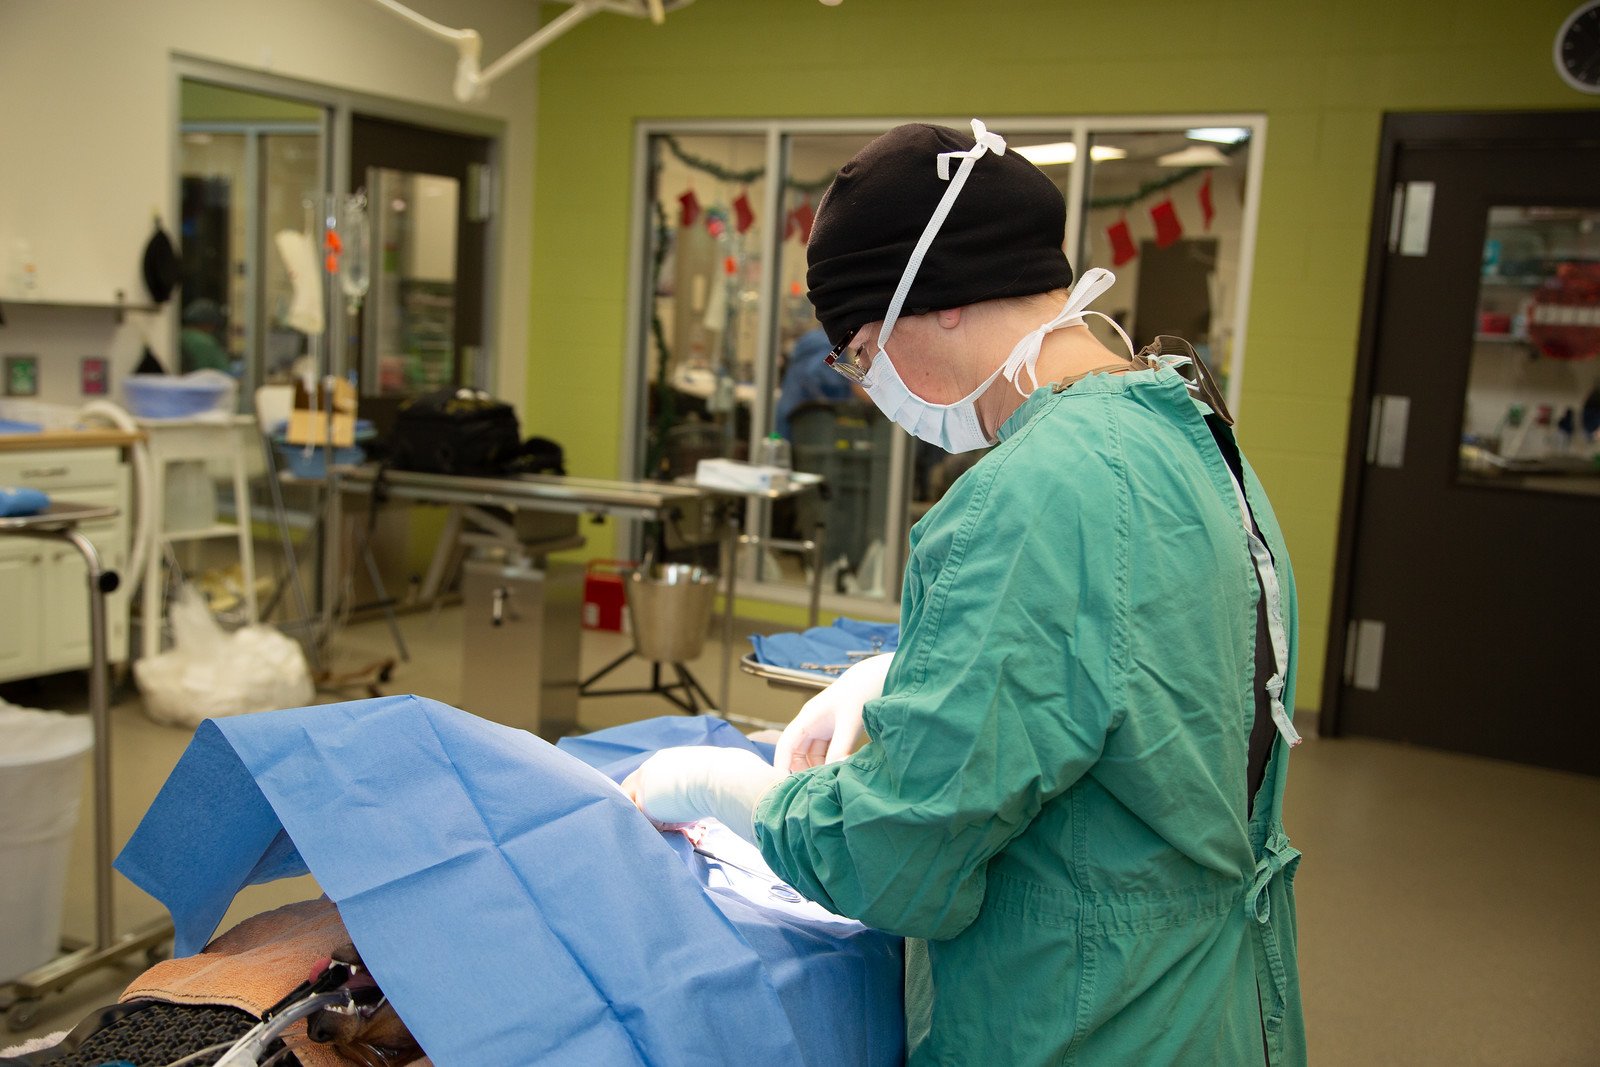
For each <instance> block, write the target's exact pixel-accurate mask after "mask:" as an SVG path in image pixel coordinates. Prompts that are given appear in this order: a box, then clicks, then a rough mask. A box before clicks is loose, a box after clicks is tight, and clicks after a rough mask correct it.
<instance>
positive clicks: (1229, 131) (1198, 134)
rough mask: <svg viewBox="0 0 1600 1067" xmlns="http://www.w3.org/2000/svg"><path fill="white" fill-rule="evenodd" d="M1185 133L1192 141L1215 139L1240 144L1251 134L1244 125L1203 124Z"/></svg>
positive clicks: (1219, 141)
mask: <svg viewBox="0 0 1600 1067" xmlns="http://www.w3.org/2000/svg"><path fill="white" fill-rule="evenodd" d="M1183 135H1184V136H1185V137H1187V138H1189V140H1191V141H1215V142H1216V143H1217V144H1238V143H1239V142H1240V141H1243V140H1245V139H1246V138H1248V137H1249V136H1250V131H1249V130H1247V129H1245V128H1244V127H1242V126H1201V127H1199V128H1197V129H1193V130H1185V131H1184V132H1183Z"/></svg>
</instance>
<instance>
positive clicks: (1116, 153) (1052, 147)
mask: <svg viewBox="0 0 1600 1067" xmlns="http://www.w3.org/2000/svg"><path fill="white" fill-rule="evenodd" d="M1012 151H1013V152H1015V153H1016V154H1017V155H1019V156H1021V157H1022V158H1023V159H1026V160H1027V161H1028V162H1029V163H1032V164H1033V165H1034V166H1036V167H1050V166H1055V165H1057V164H1060V163H1072V162H1074V161H1076V160H1077V158H1078V146H1077V145H1076V144H1074V143H1072V142H1071V141H1053V142H1051V143H1050V144H1030V145H1022V146H1021V147H1020V148H1014V149H1012ZM1127 156H1128V151H1127V149H1125V148H1117V147H1115V146H1113V145H1108V144H1097V145H1093V146H1092V147H1090V149H1089V158H1090V159H1092V160H1094V161H1095V162H1096V163H1104V162H1105V161H1106V160H1108V159H1126V158H1127Z"/></svg>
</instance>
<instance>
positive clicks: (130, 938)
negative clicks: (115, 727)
mask: <svg viewBox="0 0 1600 1067" xmlns="http://www.w3.org/2000/svg"><path fill="white" fill-rule="evenodd" d="M116 513H117V509H116V508H114V507H105V506H94V507H91V506H88V505H82V504H62V503H56V504H52V505H51V506H50V507H49V509H47V510H46V511H44V512H42V513H40V514H38V515H23V516H13V517H10V518H0V534H16V535H19V536H22V537H37V538H43V539H47V540H59V541H65V542H67V543H68V544H70V545H71V546H72V547H73V548H75V549H77V551H78V553H79V554H80V555H82V556H83V561H84V564H85V566H86V567H87V569H88V582H89V646H90V651H91V657H92V658H91V661H90V663H91V665H90V668H89V715H90V719H91V722H92V724H93V728H94V902H95V938H94V943H93V944H92V945H88V946H86V947H84V948H80V949H78V950H76V951H74V952H71V953H68V954H67V955H65V956H60V957H57V958H56V959H54V960H52V961H50V962H49V963H47V964H45V965H44V966H42V967H36V968H34V969H33V970H32V971H29V972H28V973H27V974H24V975H22V976H21V977H19V978H16V979H14V980H12V981H10V982H8V983H6V984H5V986H4V987H0V988H3V990H4V995H5V997H6V998H7V1003H6V1006H5V1011H6V1024H7V1026H9V1027H10V1028H11V1030H12V1031H19V1030H23V1029H26V1028H27V1027H28V1026H29V1025H30V1024H31V1023H32V1022H33V1018H34V1015H35V1013H36V1012H37V1009H38V1004H39V1001H40V1000H41V999H42V998H43V997H44V995H45V994H46V993H49V992H51V991H56V990H61V989H65V988H66V987H67V986H68V985H69V984H71V983H72V982H74V981H76V980H78V979H79V978H81V977H83V976H84V975H86V974H89V973H90V972H92V971H97V970H100V969H101V968H103V967H107V966H109V965H111V964H113V963H115V962H117V961H118V960H121V959H122V958H123V957H124V956H128V955H131V954H133V953H135V952H144V953H145V954H146V957H147V959H153V958H154V957H155V956H156V955H157V953H158V951H159V946H160V945H161V944H162V943H163V942H165V941H168V940H170V939H171V938H172V924H171V923H170V922H168V921H167V920H165V919H162V920H158V921H156V922H152V923H149V924H147V925H146V926H144V927H141V928H140V929H138V930H136V931H134V932H132V933H129V934H124V935H122V936H120V937H119V936H117V934H116V923H115V919H114V916H113V910H112V895H111V894H112V885H111V713H110V709H109V707H108V706H107V699H106V691H107V690H106V667H107V664H106V604H105V596H106V594H107V593H110V592H112V591H113V590H115V589H116V588H117V582H118V579H117V575H116V572H115V571H107V570H104V569H102V568H101V566H100V554H99V553H98V552H97V551H96V550H95V547H94V544H93V543H92V542H91V541H90V540H89V539H88V538H87V537H85V536H83V534H81V533H79V532H78V529H77V527H78V524H79V523H81V522H90V521H94V520H96V519H109V518H111V517H113V516H114V515H116Z"/></svg>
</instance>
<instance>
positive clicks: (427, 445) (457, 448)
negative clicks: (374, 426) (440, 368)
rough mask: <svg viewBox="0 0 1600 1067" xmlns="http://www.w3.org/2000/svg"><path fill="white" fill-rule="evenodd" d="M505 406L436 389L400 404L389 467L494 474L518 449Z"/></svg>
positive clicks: (478, 395) (466, 392)
mask: <svg viewBox="0 0 1600 1067" xmlns="http://www.w3.org/2000/svg"><path fill="white" fill-rule="evenodd" d="M518 432H519V430H518V426H517V413H516V411H514V410H513V409H512V407H511V405H510V404H506V403H503V402H501V401H499V400H496V399H494V398H493V397H491V396H490V395H489V394H488V393H483V392H478V391H477V390H473V389H440V390H437V391H435V392H432V393H424V394H422V395H421V396H417V397H413V398H411V399H410V400H407V401H406V402H405V403H403V404H401V405H400V409H399V411H398V412H397V413H396V415H395V422H394V432H393V434H392V435H391V436H390V439H389V466H391V467H393V468H395V469H396V470H404V471H421V472H423V473H426V474H500V473H503V472H504V471H505V470H506V468H507V467H508V466H509V465H510V464H511V462H512V461H513V460H515V459H516V458H517V455H518V453H519V452H520V451H521V448H522V441H521V438H520V437H519V436H518Z"/></svg>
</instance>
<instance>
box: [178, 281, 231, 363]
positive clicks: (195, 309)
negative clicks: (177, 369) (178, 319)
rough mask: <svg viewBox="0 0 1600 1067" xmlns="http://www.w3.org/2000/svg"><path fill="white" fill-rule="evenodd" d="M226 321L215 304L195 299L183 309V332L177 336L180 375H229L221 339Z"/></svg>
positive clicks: (225, 350)
mask: <svg viewBox="0 0 1600 1067" xmlns="http://www.w3.org/2000/svg"><path fill="white" fill-rule="evenodd" d="M227 325H228V324H227V317H226V316H224V315H223V313H222V308H221V306H219V305H218V304H217V302H216V301H215V300H211V299H209V298H207V297H199V298H197V299H194V300H191V301H189V303H188V304H186V305H185V306H184V309H183V332H182V333H180V334H179V335H178V351H179V357H180V363H181V366H182V368H183V373H184V374H188V373H189V372H190V371H197V370H219V371H222V372H223V373H232V371H233V359H232V357H231V356H229V355H228V349H227V346H226V345H225V344H224V343H223V338H224V337H225V336H226V331H227Z"/></svg>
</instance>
